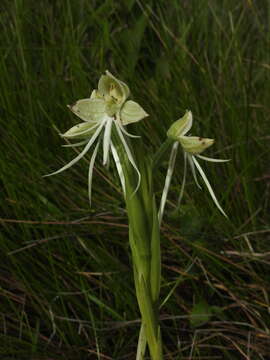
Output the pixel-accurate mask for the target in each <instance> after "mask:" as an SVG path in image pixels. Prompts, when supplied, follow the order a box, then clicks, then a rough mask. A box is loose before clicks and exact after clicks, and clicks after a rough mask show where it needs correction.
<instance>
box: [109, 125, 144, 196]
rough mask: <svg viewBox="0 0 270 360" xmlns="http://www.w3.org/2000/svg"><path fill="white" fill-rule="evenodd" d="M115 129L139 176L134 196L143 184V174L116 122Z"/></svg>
mask: <svg viewBox="0 0 270 360" xmlns="http://www.w3.org/2000/svg"><path fill="white" fill-rule="evenodd" d="M115 127H116V130H117V133H118V135H119V138H120V140H121V142H122V144H123V146H124V148H125V150H126V154H127V157H128V160H129V161H130V163H131V165H132V166H133V167H134V169H135V171H136V173H137V175H138V182H137V186H136V188H135V190H134V192H133V194H135V193H136V192H137V190H138V189H139V186H140V184H141V173H140V171H139V169H138V168H137V165H136V163H135V160H134V158H133V155H132V153H131V151H130V148H129V147H128V144H127V142H126V140H125V137H124V136H123V134H122V132H121V128H120V127H119V125H118V124H117V123H116V122H115ZM133 194H132V195H133Z"/></svg>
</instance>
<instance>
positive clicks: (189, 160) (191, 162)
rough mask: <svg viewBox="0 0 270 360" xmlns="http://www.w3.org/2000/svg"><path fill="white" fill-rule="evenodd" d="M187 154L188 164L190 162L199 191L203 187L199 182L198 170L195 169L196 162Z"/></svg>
mask: <svg viewBox="0 0 270 360" xmlns="http://www.w3.org/2000/svg"><path fill="white" fill-rule="evenodd" d="M186 154H187V158H188V162H189V165H190V167H191V171H192V175H193V178H194V180H195V183H196V185H197V186H198V188H199V189H202V187H201V185H200V184H199V181H198V178H197V174H196V170H195V167H194V162H193V160H192V155H190V154H188V153H186Z"/></svg>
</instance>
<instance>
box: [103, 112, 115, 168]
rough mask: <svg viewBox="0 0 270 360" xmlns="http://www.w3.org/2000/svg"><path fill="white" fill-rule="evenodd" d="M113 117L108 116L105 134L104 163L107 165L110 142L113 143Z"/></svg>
mask: <svg viewBox="0 0 270 360" xmlns="http://www.w3.org/2000/svg"><path fill="white" fill-rule="evenodd" d="M112 123H113V118H111V117H109V116H108V118H107V122H106V125H105V130H104V136H103V165H106V164H107V162H108V157H109V150H110V143H111V130H112Z"/></svg>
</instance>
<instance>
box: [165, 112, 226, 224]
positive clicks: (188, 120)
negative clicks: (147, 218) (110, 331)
mask: <svg viewBox="0 0 270 360" xmlns="http://www.w3.org/2000/svg"><path fill="white" fill-rule="evenodd" d="M192 123H193V117H192V113H191V111H187V112H186V114H185V115H184V116H183V117H182V118H180V119H179V120H177V121H175V122H174V123H173V124H172V125H171V127H170V128H169V130H168V132H167V135H168V137H169V138H171V139H172V140H174V143H173V146H172V150H171V155H170V160H169V166H168V170H167V175H166V180H165V186H164V189H163V193H162V197H161V204H160V209H159V221H160V223H161V220H162V217H163V212H164V207H165V203H166V199H167V195H168V191H169V186H170V183H171V178H172V174H173V170H174V166H175V160H176V155H177V151H178V147H179V144H181V146H182V149H183V152H184V175H183V182H182V186H181V190H180V195H179V198H178V206H179V205H180V202H181V199H182V197H183V193H184V187H185V183H186V173H187V161H188V162H189V164H190V167H191V171H192V174H193V178H194V180H195V183H196V184H197V186H198V187H199V188H200V189H201V186H200V184H199V182H198V179H197V174H196V169H197V170H198V172H199V174H200V175H201V177H202V179H203V181H204V183H205V185H206V187H207V189H208V191H209V193H210V195H211V197H212V199H213V201H214V203H215V205H216V206H217V208H218V209H219V210H220V211H221V213H222V214H223V215H224V216H225V217H227V215H226V214H225V212H224V210H223V209H222V207H221V206H220V204H219V202H218V200H217V198H216V196H215V193H214V191H213V189H212V187H211V185H210V183H209V181H208V179H207V177H206V175H205V173H204V171H203V169H202V168H201V166H200V164H199V162H198V161H197V159H196V158H200V159H202V160H205V161H210V162H226V161H229V160H223V159H213V158H209V157H206V156H202V155H200V154H201V153H202V152H203V151H204V150H205V149H207V148H208V147H209V146H211V145H213V143H214V140H213V139H208V138H201V137H197V136H186V134H187V133H188V131H189V130H190V129H191V127H192Z"/></svg>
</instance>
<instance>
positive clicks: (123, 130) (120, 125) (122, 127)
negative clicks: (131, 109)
mask: <svg viewBox="0 0 270 360" xmlns="http://www.w3.org/2000/svg"><path fill="white" fill-rule="evenodd" d="M116 121H117V124H118V125H119V127H120V129H121V131H122V132H123V133H124V134H125V135H126V136H128V137H130V138H134V139H136V138H137V139H139V138H140V137H141V136H138V135H133V134H131V133H129V132H128V131H127V130H126V129H125V127H124V126H123V125H122V124H121V120H120V117H119V114H116Z"/></svg>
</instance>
